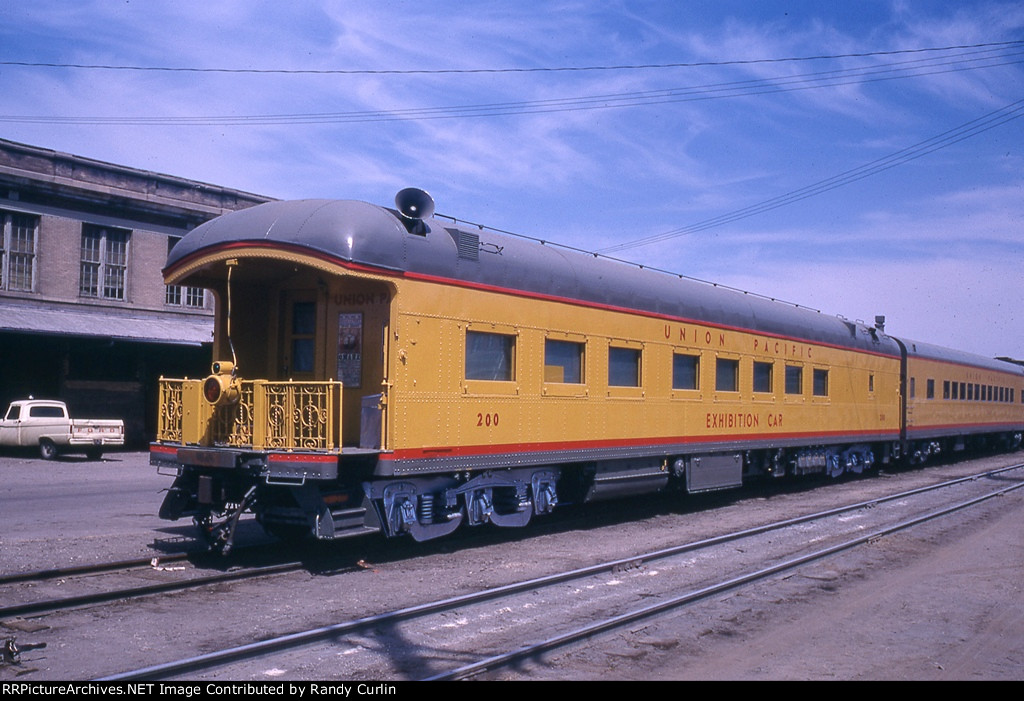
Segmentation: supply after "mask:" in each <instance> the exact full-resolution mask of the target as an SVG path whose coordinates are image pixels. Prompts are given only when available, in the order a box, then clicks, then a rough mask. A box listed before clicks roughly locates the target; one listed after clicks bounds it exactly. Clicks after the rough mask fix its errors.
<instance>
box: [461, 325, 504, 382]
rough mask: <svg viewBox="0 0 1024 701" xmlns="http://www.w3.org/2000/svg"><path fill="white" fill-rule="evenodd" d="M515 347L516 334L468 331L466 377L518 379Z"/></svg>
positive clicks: (470, 378) (471, 378)
mask: <svg viewBox="0 0 1024 701" xmlns="http://www.w3.org/2000/svg"><path fill="white" fill-rule="evenodd" d="M515 349H516V338H515V336H506V335H504V334H498V333H485V332H482V331H466V379H467V380H505V381H512V380H514V379H516V376H515Z"/></svg>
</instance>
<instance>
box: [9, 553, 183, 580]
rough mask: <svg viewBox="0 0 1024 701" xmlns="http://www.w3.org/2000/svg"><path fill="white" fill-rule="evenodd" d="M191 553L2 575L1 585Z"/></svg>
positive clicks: (125, 566)
mask: <svg viewBox="0 0 1024 701" xmlns="http://www.w3.org/2000/svg"><path fill="white" fill-rule="evenodd" d="M190 554H191V553H173V554H170V555H164V556H161V557H158V558H153V557H146V558H138V559H136V560H115V561H114V562H100V563H95V564H91V565H77V566H75V567H52V568H49V569H45V570H29V571H26V572H15V573H13V574H2V575H0V584H13V583H16V582H35V581H44V580H47V579H57V578H59V577H73V576H75V575H82V574H98V573H100V572H109V571H111V570H129V569H134V568H136V567H146V566H149V565H152V564H153V560H154V559H158V560H160V561H161V562H178V561H180V560H184V559H186V558H187V557H188V556H189V555H190Z"/></svg>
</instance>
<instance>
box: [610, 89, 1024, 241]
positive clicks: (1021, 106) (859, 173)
mask: <svg viewBox="0 0 1024 701" xmlns="http://www.w3.org/2000/svg"><path fill="white" fill-rule="evenodd" d="M1022 116H1024V100H1017V101H1016V102H1011V103H1010V104H1008V105H1006V106H1005V107H1001V108H1000V109H998V110H994V111H992V112H989V113H988V114H986V115H983V116H981V117H978V118H976V119H973V120H971V121H969V122H965V123H964V124H961V125H960V126H958V127H955V128H953V129H950V130H949V131H945V132H943V133H941V134H938V135H936V136H933V137H931V138H930V139H926V140H924V141H921V142H919V143H917V144H914V145H913V146H908V147H906V148H903V149H900V150H899V151H896V152H894V153H891V154H889V155H888V156H884V157H882V158H879V159H876V160H874V161H871V162H869V163H865V164H864V165H861V166H858V167H856V168H853V169H851V170H847V171H845V172H843V173H840V174H839V175H835V176H832V177H831V178H826V179H825V180H820V181H818V182H816V183H813V184H811V185H808V186H806V187H802V188H800V189H798V190H793V191H792V192H788V193H786V194H784V195H780V196H778V197H773V198H771V199H768V200H764V201H763V202H759V203H757V204H753V205H750V206H749V207H743V208H742V209H737V210H735V211H732V212H729V213H727V214H722V215H720V216H717V217H712V218H710V219H704V220H702V221H699V222H696V223H694V224H690V225H688V226H683V227H680V228H678V229H672V230H671V231H666V232H664V233H662V234H656V235H654V236H648V237H645V238H641V239H636V240H634V241H626V242H623V243H620V244H617V245H615V246H609V247H608V248H602V249H600V250H599V251H597V252H598V253H602V254H604V253H611V252H616V251H623V250H626V249H629V248H639V247H640V246H647V245H650V244H652V243H659V242H662V241H668V240H669V239H673V238H677V237H680V236H688V235H690V234H695V233H697V232H700V231H705V230H707V229H711V228H713V227H717V226H722V225H723V224H729V223H731V222H734V221H737V220H740V219H746V218H747V217H752V216H754V215H756V214H762V213H764V212H768V211H771V210H773V209H778V208H779V207H784V206H786V205H789V204H793V203H794V202H799V201H800V200H804V199H807V198H808V197H814V196H815V195H820V194H822V193H824V192H828V191H830V190H834V189H836V188H838V187H842V186H844V185H849V184H850V183H854V182H857V181H858V180H863V179H864V178H868V177H871V176H872V175H877V174H878V173H881V172H883V171H886V170H889V169H890V168H895V167H897V166H900V165H903V164H905V163H909V162H910V161H913V160H916V159H918V158H921V157H922V156H926V155H928V154H930V153H934V152H935V151H938V150H940V149H944V148H947V147H949V146H952V145H953V144H957V143H959V142H961V141H964V140H966V139H970V138H972V137H974V136H977V135H978V134H982V133H984V132H986V131H989V130H990V129H995V128H996V127H998V126H1002V125H1003V124H1006V123H1007V122H1010V121H1013V120H1015V119H1019V118H1020V117H1022Z"/></svg>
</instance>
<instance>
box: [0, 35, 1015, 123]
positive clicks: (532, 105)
mask: <svg viewBox="0 0 1024 701" xmlns="http://www.w3.org/2000/svg"><path fill="white" fill-rule="evenodd" d="M1021 62H1024V46H1021V47H1014V48H1013V49H1012V50H1007V49H1005V48H1003V49H998V50H996V49H974V50H969V51H963V52H961V53H957V54H952V55H944V56H930V57H927V58H917V59H911V60H905V61H898V62H893V63H886V64H876V65H872V66H867V67H858V68H849V69H834V70H827V71H818V72H814V73H803V74H794V75H783V76H776V77H773V78H762V79H750V80H742V81H732V82H726V83H712V84H704V85H694V86H684V87H676V88H665V89H660V90H648V91H632V92H623V93H611V94H599V95H586V96H577V97H565V98H552V99H546V100H530V101H520V102H496V103H486V104H476V105H472V104H470V105H451V106H443V107H417V108H408V109H398V110H362V111H351V112H305V113H294V114H263V115H259V114H254V115H221V116H217V115H199V116H188V117H170V116H153V117H144V116H143V117H138V116H115V117H100V116H91V117H90V116H84V117H60V116H45V115H44V116H39V115H0V122H8V123H32V124H85V125H100V126H102V125H118V126H124V125H138V126H262V125H277V124H348V123H361V122H388V121H410V120H436V119H461V118H469V117H498V116H509V115H524V114H544V113H552V112H573V111H585V110H597V109H614V108H627V107H639V106H646V105H655V104H671V103H677V102H691V101H698V100H716V99H725V98H732V97H746V96H752V95H764V94H772V93H782V92H793V91H798V90H811V89H820V88H827V87H838V86H843V85H850V84H855V83H868V82H880V81H889V80H901V79H907V78H917V77H923V76H929V75H937V74H941V73H951V72H960V71H969V70H979V69H983V68H994V67H998V66H1005V65H1011V64H1017V63H1021Z"/></svg>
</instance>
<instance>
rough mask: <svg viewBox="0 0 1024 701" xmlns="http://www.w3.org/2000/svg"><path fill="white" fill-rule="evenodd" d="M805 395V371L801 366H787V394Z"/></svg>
mask: <svg viewBox="0 0 1024 701" xmlns="http://www.w3.org/2000/svg"><path fill="white" fill-rule="evenodd" d="M803 393H804V369H803V368H802V367H800V366H799V365H787V366H786V394H803Z"/></svg>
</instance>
